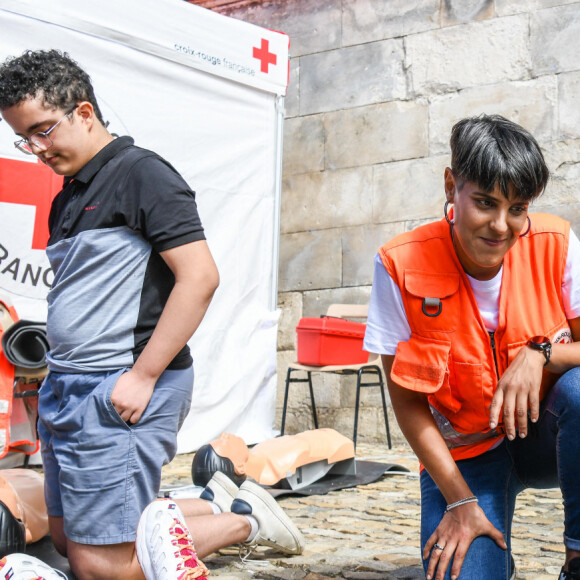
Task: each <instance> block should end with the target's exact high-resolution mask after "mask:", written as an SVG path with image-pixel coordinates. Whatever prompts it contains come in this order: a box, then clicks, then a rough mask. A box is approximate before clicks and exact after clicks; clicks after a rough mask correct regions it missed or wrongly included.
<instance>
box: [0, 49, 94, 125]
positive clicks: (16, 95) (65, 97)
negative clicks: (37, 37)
mask: <svg viewBox="0 0 580 580" xmlns="http://www.w3.org/2000/svg"><path fill="white" fill-rule="evenodd" d="M36 98H39V99H41V100H42V102H43V103H44V104H45V105H47V106H48V107H49V108H54V109H62V110H63V111H69V110H71V109H72V108H73V107H74V106H75V105H76V104H77V103H80V102H81V101H88V102H89V103H91V105H92V106H93V109H94V111H95V115H96V117H97V119H98V120H99V121H100V122H101V123H103V124H104V121H103V116H102V114H101V110H100V109H99V105H98V104H97V99H96V97H95V92H94V90H93V86H92V84H91V79H90V77H89V75H88V74H87V73H86V72H85V71H84V70H83V69H82V68H81V67H80V66H79V65H78V63H76V62H75V61H74V60H73V59H72V58H70V56H69V55H68V54H67V53H66V52H64V53H63V52H61V51H59V50H36V51H31V50H27V51H26V52H24V54H22V56H17V57H11V58H8V59H6V60H5V61H4V63H3V64H2V65H0V110H4V109H8V108H9V107H13V106H15V105H18V104H19V103H21V102H22V101H25V100H27V99H36Z"/></svg>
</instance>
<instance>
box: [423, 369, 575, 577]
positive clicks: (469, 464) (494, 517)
mask: <svg viewBox="0 0 580 580" xmlns="http://www.w3.org/2000/svg"><path fill="white" fill-rule="evenodd" d="M579 420H580V367H577V368H574V369H572V370H570V371H568V372H567V373H565V374H564V375H562V376H561V377H560V379H559V380H558V382H557V383H556V384H555V385H554V387H553V388H552V390H551V391H550V392H549V393H548V395H547V396H546V398H545V399H544V401H543V402H542V405H541V407H540V418H539V421H538V422H537V423H535V424H532V423H530V426H529V429H528V436H527V437H526V438H525V439H520V438H519V437H516V438H515V439H514V440H513V441H508V440H507V439H505V440H504V441H503V442H502V443H501V444H500V445H499V446H498V447H496V448H495V449H492V450H491V451H488V452H487V453H484V454H483V455H480V456H478V457H474V458H471V459H464V460H462V461H458V462H457V467H458V468H459V470H460V471H461V474H462V475H463V477H464V478H465V481H466V482H467V484H468V485H469V487H470V489H471V491H472V492H473V493H474V495H476V496H477V498H478V499H479V505H480V507H481V508H482V509H483V511H484V512H485V515H486V516H487V518H488V519H489V521H490V522H491V523H492V524H493V525H494V526H495V527H496V528H497V529H498V530H500V531H501V532H502V533H503V535H504V537H505V539H506V543H507V545H508V549H507V551H504V550H502V549H501V548H500V547H499V546H498V545H497V544H496V543H495V542H494V541H493V540H492V539H491V538H489V537H487V536H480V537H478V538H476V539H475V540H474V541H473V543H472V544H471V546H470V548H469V550H468V552H467V556H466V557H465V560H464V562H463V566H462V568H461V573H460V575H459V578H460V579H461V580H501V579H503V578H505V579H509V577H510V572H511V571H510V552H511V527H512V519H513V515H514V509H515V503H516V496H517V495H518V494H519V493H520V492H521V491H523V490H524V489H526V488H536V489H545V488H554V487H559V488H560V489H561V491H562V496H563V499H564V543H565V544H566V546H567V547H568V548H570V549H573V550H580V429H579V428H578V424H579ZM445 506H446V501H445V499H444V497H443V495H442V494H441V492H440V491H439V490H438V489H437V486H436V485H435V483H434V482H433V480H432V479H431V477H430V476H429V474H428V473H427V471H426V470H424V471H423V472H422V474H421V548H423V547H424V546H425V544H426V543H427V540H428V539H429V537H430V536H431V534H432V533H433V532H434V531H435V529H436V528H437V526H438V525H439V522H440V521H441V518H442V517H443V512H444V510H445ZM428 563H429V560H425V561H424V569H425V571H427V565H428ZM450 571H451V564H449V567H448V569H447V573H446V575H445V578H446V579H448V578H450Z"/></svg>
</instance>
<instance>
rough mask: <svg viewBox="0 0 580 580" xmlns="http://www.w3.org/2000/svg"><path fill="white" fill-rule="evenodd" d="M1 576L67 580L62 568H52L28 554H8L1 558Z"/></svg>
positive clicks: (15, 579) (8, 579) (11, 579)
mask: <svg viewBox="0 0 580 580" xmlns="http://www.w3.org/2000/svg"><path fill="white" fill-rule="evenodd" d="M0 578H2V579H3V580H4V579H6V580H63V579H64V580H67V577H66V575H65V574H63V573H62V572H61V571H60V570H55V569H54V568H51V567H50V566H49V565H48V564H45V563H44V562H41V561H40V560H39V559H38V558H35V557H34V556H29V555H28V554H8V556H4V558H2V559H1V560H0Z"/></svg>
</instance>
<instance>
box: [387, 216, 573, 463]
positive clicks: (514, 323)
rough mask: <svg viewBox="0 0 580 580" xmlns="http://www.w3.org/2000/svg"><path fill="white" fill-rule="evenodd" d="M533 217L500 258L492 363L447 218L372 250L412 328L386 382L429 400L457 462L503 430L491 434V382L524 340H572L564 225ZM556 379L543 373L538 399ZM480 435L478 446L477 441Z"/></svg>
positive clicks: (566, 229) (487, 444)
mask: <svg viewBox="0 0 580 580" xmlns="http://www.w3.org/2000/svg"><path fill="white" fill-rule="evenodd" d="M530 218H531V223H532V226H531V229H530V232H529V233H528V234H527V235H526V236H524V237H523V238H520V239H518V240H517V242H516V243H515V245H514V246H513V247H512V248H511V249H510V251H509V252H508V253H507V254H506V255H505V257H504V262H503V265H504V267H503V276H502V287H501V293H500V302H499V322H498V328H497V329H496V331H495V333H494V341H495V346H496V350H495V354H496V359H497V362H496V360H494V352H493V350H492V348H491V341H490V336H489V334H488V332H487V330H486V328H485V323H484V321H483V319H482V317H481V314H480V312H479V308H478V306H477V302H476V300H475V297H474V295H473V291H472V290H471V285H470V284H469V280H468V279H467V276H466V275H465V273H464V271H463V269H462V267H461V264H460V263H459V260H458V259H457V255H456V254H455V251H454V249H453V243H452V239H451V235H450V231H449V226H448V224H447V223H446V222H445V220H441V221H439V222H435V223H432V224H428V225H426V226H422V227H419V228H417V229H416V230H413V231H412V232H407V233H405V234H402V235H400V236H397V237H396V238H395V239H394V240H392V241H391V242H389V243H387V244H385V245H384V246H383V247H382V248H381V249H380V251H379V253H380V256H381V259H382V262H383V264H384V266H385V268H386V270H387V272H388V273H389V275H390V276H391V278H392V279H393V280H394V281H395V283H396V284H397V285H398V287H399V288H400V290H401V296H402V299H403V305H404V307H405V312H406V315H407V319H408V321H409V325H410V327H411V338H410V340H409V341H407V342H402V343H399V345H398V347H397V352H396V355H395V360H394V362H393V366H392V370H391V378H392V380H393V381H394V382H395V383H397V384H398V385H400V386H402V387H405V388H408V389H411V390H414V391H419V392H423V393H426V394H427V395H428V398H429V403H430V404H431V406H432V407H433V408H434V409H436V410H437V411H438V412H439V413H440V414H441V415H442V416H443V417H444V418H445V419H446V420H447V421H448V423H449V425H450V427H452V429H453V431H454V432H455V434H454V435H452V436H451V439H452V441H451V440H449V441H448V446H449V447H450V448H451V449H452V455H453V456H454V457H455V458H456V459H462V458H466V457H473V456H475V455H478V454H479V453H482V452H483V451H485V450H487V449H488V448H489V447H491V446H492V445H493V444H494V442H495V441H497V440H498V438H499V437H501V429H502V427H501V425H500V433H498V434H496V433H492V432H490V431H489V405H490V403H491V400H492V397H493V394H494V392H495V389H496V387H497V380H498V378H497V377H498V376H501V375H502V373H503V372H504V371H505V369H506V368H507V366H508V365H509V364H510V362H511V361H512V360H513V359H514V357H515V356H516V355H517V353H518V352H519V350H520V349H521V348H522V346H524V345H525V344H526V342H527V340H528V339H529V338H530V337H532V336H535V335H546V336H548V337H550V338H551V339H552V340H553V341H554V342H563V341H570V340H571V332H570V328H569V326H568V321H567V320H566V316H565V313H564V309H563V305H562V292H561V288H562V281H563V275H564V268H565V264H566V257H567V253H568V238H569V231H570V226H569V223H568V222H566V221H565V220H562V219H560V218H557V217H555V216H549V215H545V214H534V215H531V216H530ZM437 300H438V301H439V302H437ZM437 311H440V312H439V313H438V314H436V313H437ZM434 314H436V315H435V316H434ZM496 364H497V374H496ZM556 378H557V376H556V375H552V374H551V373H548V372H545V373H544V377H543V381H542V388H541V391H540V396H541V398H543V396H544V395H545V394H546V392H547V390H548V389H549V388H550V387H551V385H552V384H553V383H554V382H555V380H556ZM481 434H483V435H484V437H483V439H482V441H479V439H478V442H474V441H473V439H474V437H473V436H474V435H477V437H480V436H481ZM462 435H465V437H463V438H462V437H461V436H462ZM477 437H476V438H477Z"/></svg>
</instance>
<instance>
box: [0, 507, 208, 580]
mask: <svg viewBox="0 0 580 580" xmlns="http://www.w3.org/2000/svg"><path fill="white" fill-rule="evenodd" d="M135 544H136V548H137V557H138V559H139V563H140V564H141V568H142V569H143V574H145V578H146V579H147V580H193V579H194V578H195V579H199V580H207V576H209V570H208V569H207V568H206V567H205V566H204V565H203V562H202V561H201V560H200V559H199V558H198V557H197V554H196V553H195V548H194V547H193V540H192V538H191V534H190V533H189V530H188V529H187V526H186V524H185V518H184V517H183V514H182V513H181V510H180V509H179V507H178V506H177V504H176V503H175V502H174V501H173V500H170V499H167V498H161V499H157V500H155V501H154V502H151V503H150V504H149V505H148V506H147V507H146V508H145V510H144V511H143V513H142V514H141V518H140V519H139V526H138V528H137V539H136V542H135ZM0 580H1V579H0Z"/></svg>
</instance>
